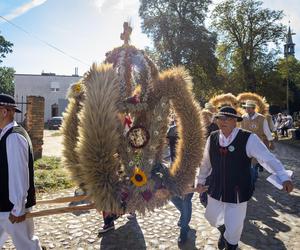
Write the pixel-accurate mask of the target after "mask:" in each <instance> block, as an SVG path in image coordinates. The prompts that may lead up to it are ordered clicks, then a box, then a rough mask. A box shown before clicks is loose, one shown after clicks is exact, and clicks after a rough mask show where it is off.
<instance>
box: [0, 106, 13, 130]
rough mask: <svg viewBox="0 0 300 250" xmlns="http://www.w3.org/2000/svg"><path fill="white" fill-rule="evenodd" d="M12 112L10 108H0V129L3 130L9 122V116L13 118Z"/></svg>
mask: <svg viewBox="0 0 300 250" xmlns="http://www.w3.org/2000/svg"><path fill="white" fill-rule="evenodd" d="M13 112H14V111H13V110H12V109H10V108H6V107H3V106H0V128H4V127H5V126H6V124H7V121H10V120H11V116H12V117H13Z"/></svg>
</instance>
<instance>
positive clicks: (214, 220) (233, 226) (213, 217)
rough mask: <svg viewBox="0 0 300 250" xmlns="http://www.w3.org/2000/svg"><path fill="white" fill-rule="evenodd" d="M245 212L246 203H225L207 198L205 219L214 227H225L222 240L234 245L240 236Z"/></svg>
mask: <svg viewBox="0 0 300 250" xmlns="http://www.w3.org/2000/svg"><path fill="white" fill-rule="evenodd" d="M246 211H247V202H242V203H226V202H222V201H218V200H216V199H213V198H212V197H210V196H208V200H207V207H206V211H205V218H206V219H207V220H208V222H209V223H210V224H211V225H212V226H214V227H219V226H221V225H225V228H226V230H225V233H224V238H225V239H226V240H227V242H228V243H230V244H232V245H236V244H238V242H239V240H240V238H241V235H242V231H243V227H244V220H245V217H246Z"/></svg>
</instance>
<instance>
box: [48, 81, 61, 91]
mask: <svg viewBox="0 0 300 250" xmlns="http://www.w3.org/2000/svg"><path fill="white" fill-rule="evenodd" d="M50 89H51V91H52V92H57V91H59V82H51V85H50Z"/></svg>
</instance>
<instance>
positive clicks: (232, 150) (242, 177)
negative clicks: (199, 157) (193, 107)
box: [197, 107, 293, 249]
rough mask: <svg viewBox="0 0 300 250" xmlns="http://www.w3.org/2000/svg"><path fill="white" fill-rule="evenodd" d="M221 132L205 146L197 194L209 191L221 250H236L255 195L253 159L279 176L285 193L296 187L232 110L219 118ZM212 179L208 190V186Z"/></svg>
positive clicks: (209, 211)
mask: <svg viewBox="0 0 300 250" xmlns="http://www.w3.org/2000/svg"><path fill="white" fill-rule="evenodd" d="M216 118H217V123H218V125H219V128H220V130H218V131H215V132H213V133H212V134H211V135H210V136H209V138H208V140H207V143H206V146H205V150H204V156H203V161H202V164H201V168H200V172H199V175H198V180H197V191H198V192H200V193H202V192H204V191H206V190H208V204H207V208H206V212H205V217H206V219H207V220H208V221H209V222H210V224H211V225H212V226H215V227H218V229H219V231H220V232H221V236H220V239H219V242H218V248H219V249H225V248H226V249H237V246H238V242H239V240H240V238H241V234H242V230H243V225H244V219H245V216H246V209H247V202H248V200H250V199H251V197H252V194H253V190H254V188H253V183H252V181H251V159H252V158H256V159H257V160H258V162H259V163H260V164H261V165H262V166H264V167H265V168H266V169H267V170H268V171H270V172H272V173H276V175H277V176H278V178H279V179H280V181H281V182H282V186H283V190H284V191H286V192H288V193H289V192H291V191H292V190H293V184H292V182H291V180H290V177H289V176H288V175H287V173H286V171H285V169H284V167H283V165H282V164H281V163H280V161H278V160H277V159H276V158H275V157H274V155H273V154H272V153H270V151H269V150H268V149H267V147H266V146H265V145H264V144H263V143H262V141H261V140H260V139H259V138H258V136H257V135H256V134H254V133H251V132H249V131H246V130H243V129H240V128H237V122H240V121H242V120H243V118H242V117H240V116H238V115H237V112H236V110H235V109H234V108H232V107H223V108H221V109H220V111H219V113H218V114H216ZM209 175H210V184H209V187H206V186H205V181H206V178H207V176H209Z"/></svg>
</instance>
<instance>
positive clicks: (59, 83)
mask: <svg viewBox="0 0 300 250" xmlns="http://www.w3.org/2000/svg"><path fill="white" fill-rule="evenodd" d="M79 79H80V76H78V75H72V76H65V75H55V74H54V73H42V74H41V75H31V74H15V76H14V83H15V99H16V101H17V102H26V96H29V95H33V96H42V97H44V98H45V117H44V119H45V122H47V121H48V120H49V119H50V118H51V117H53V116H61V115H62V112H64V110H65V108H66V106H67V104H68V101H67V99H66V94H67V90H68V88H69V86H70V84H72V83H75V82H77V81H78V80H79ZM19 108H20V109H21V110H22V111H23V113H22V114H18V115H17V116H16V119H17V121H18V122H21V121H23V119H24V113H25V112H26V104H23V105H22V104H19Z"/></svg>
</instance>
